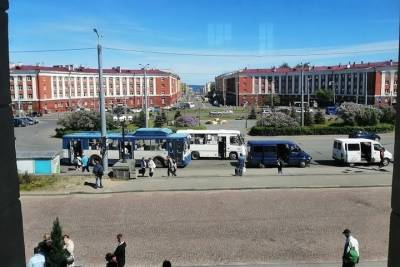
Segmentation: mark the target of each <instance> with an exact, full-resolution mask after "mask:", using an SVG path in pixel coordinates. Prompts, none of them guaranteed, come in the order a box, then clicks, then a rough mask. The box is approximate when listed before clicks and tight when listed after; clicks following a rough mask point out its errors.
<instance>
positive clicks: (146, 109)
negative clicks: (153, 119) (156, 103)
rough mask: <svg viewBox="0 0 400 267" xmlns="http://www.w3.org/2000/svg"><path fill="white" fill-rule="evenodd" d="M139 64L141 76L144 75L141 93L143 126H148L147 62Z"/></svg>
mask: <svg viewBox="0 0 400 267" xmlns="http://www.w3.org/2000/svg"><path fill="white" fill-rule="evenodd" d="M139 66H142V67H143V71H144V73H143V76H144V85H143V91H144V92H143V93H144V101H142V103H143V107H144V120H145V124H144V125H145V128H149V109H148V108H149V107H148V102H147V77H146V69H147V67H148V66H149V64H146V65H142V64H139Z"/></svg>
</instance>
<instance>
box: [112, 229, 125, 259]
mask: <svg viewBox="0 0 400 267" xmlns="http://www.w3.org/2000/svg"><path fill="white" fill-rule="evenodd" d="M117 240H118V246H117V248H116V249H115V252H114V255H115V257H116V258H117V262H118V267H124V266H125V248H126V243H125V241H124V240H123V239H122V234H118V235H117Z"/></svg>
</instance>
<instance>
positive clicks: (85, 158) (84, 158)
mask: <svg viewBox="0 0 400 267" xmlns="http://www.w3.org/2000/svg"><path fill="white" fill-rule="evenodd" d="M81 162H82V172H85V170H87V172H90V171H89V157H88V156H86V155H82V159H81Z"/></svg>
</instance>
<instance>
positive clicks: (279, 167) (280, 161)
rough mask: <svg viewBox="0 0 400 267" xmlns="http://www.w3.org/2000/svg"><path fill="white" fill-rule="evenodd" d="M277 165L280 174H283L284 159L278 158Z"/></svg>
mask: <svg viewBox="0 0 400 267" xmlns="http://www.w3.org/2000/svg"><path fill="white" fill-rule="evenodd" d="M276 165H277V167H278V174H279V175H282V174H283V173H282V168H283V162H282V160H281V159H280V158H278V159H277V161H276Z"/></svg>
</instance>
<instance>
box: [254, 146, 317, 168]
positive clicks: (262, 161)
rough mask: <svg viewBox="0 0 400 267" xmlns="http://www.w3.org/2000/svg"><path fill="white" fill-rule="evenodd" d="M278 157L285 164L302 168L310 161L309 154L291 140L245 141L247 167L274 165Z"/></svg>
mask: <svg viewBox="0 0 400 267" xmlns="http://www.w3.org/2000/svg"><path fill="white" fill-rule="evenodd" d="M278 159H281V160H282V161H283V164H285V165H288V166H299V167H302V168H304V167H305V166H307V165H308V164H310V162H311V156H310V155H309V154H307V153H306V152H304V151H303V150H302V149H301V148H300V147H299V146H298V145H297V144H295V143H294V142H292V141H286V140H258V141H255V140H252V141H248V142H247V165H248V166H249V167H264V166H268V165H270V166H276V165H277V160H278Z"/></svg>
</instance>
